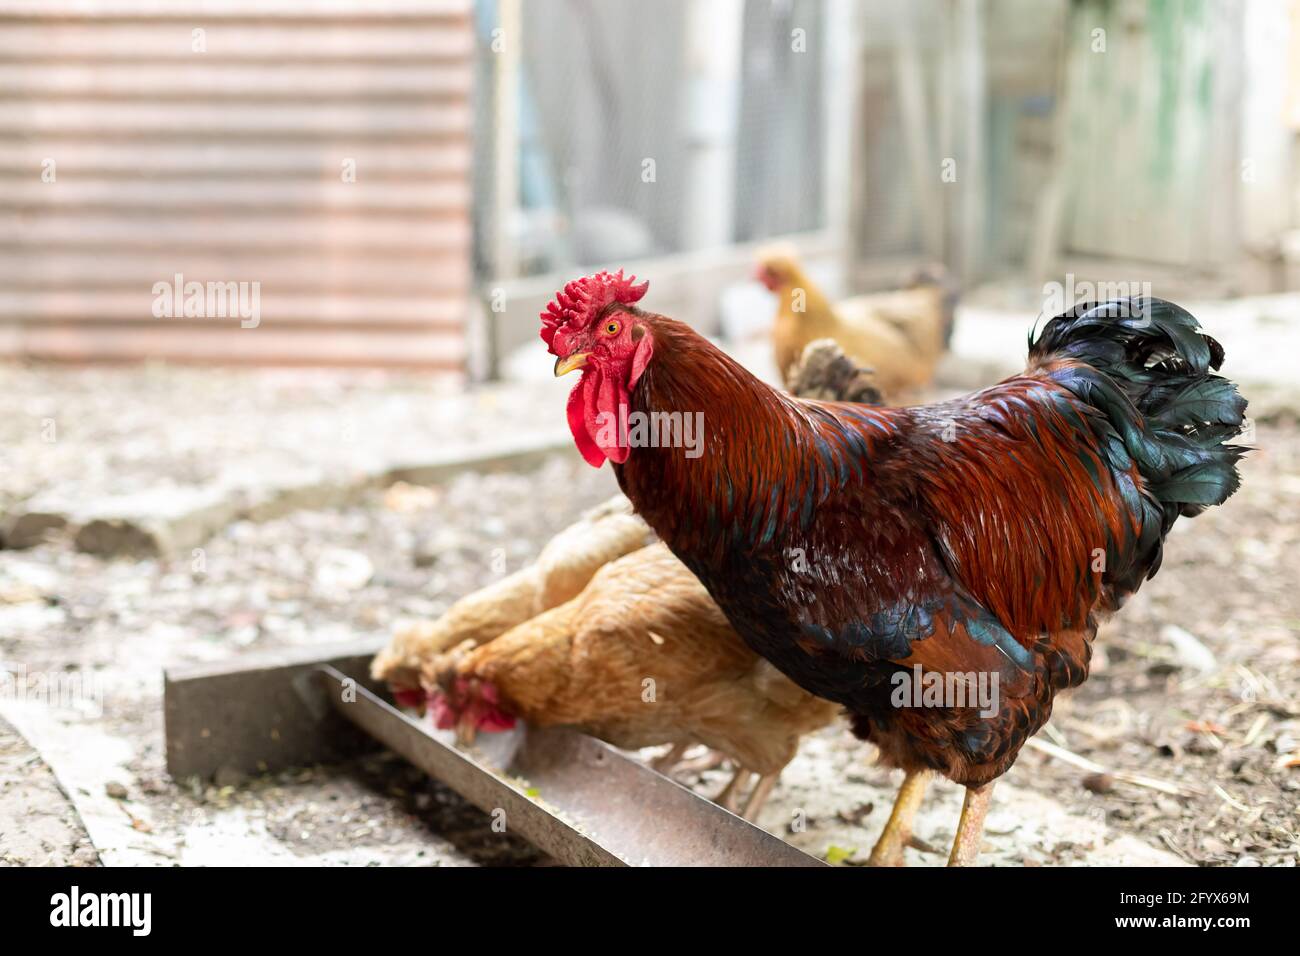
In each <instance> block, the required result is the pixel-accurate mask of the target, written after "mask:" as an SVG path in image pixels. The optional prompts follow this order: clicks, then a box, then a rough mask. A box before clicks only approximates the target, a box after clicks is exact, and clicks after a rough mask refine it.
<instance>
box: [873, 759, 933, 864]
mask: <svg viewBox="0 0 1300 956" xmlns="http://www.w3.org/2000/svg"><path fill="white" fill-rule="evenodd" d="M929 783H930V772H929V771H928V770H909V771H907V776H905V777H904V778H903V783H902V786H900V787H899V788H898V796H897V797H895V798H894V809H893V811H891V812H890V814H889V821H888V822H887V823H886V824H885V829H884V830H883V831H881V834H880V839H878V840H877V841H876V845H875V846H874V847H873V848H872V850H871V856H870V857H868V859H867V865H869V866H902V865H903V850H904V848H906V847H907V846H908V845H909V844H910V843H911V842H912V821H913V820H915V819H916V811H917V810H918V809H919V808H920V806H921V799H922V798H923V797H924V796H925V788H926V787H927V786H928V785H929Z"/></svg>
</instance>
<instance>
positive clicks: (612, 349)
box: [542, 270, 654, 468]
mask: <svg viewBox="0 0 1300 956" xmlns="http://www.w3.org/2000/svg"><path fill="white" fill-rule="evenodd" d="M648 286H649V283H648V282H642V283H641V284H640V285H638V284H636V278H635V277H633V276H628V277H627V278H624V276H623V272H622V270H620V271H618V272H615V273H610V272H598V273H596V274H595V275H593V276H584V277H583V278H581V279H575V280H573V281H572V282H570V283H569V284H568V285H566V286H565V287H564V288H563V289H561V290H560V291H559V292H557V293H556V294H555V300H554V301H553V302H551V303H550V304H549V305H548V306H547V307H546V311H545V312H543V313H542V339H543V340H544V341H545V342H546V345H547V348H548V349H549V350H550V352H551V354H552V355H554V356H556V359H555V374H556V375H564V374H565V373H567V372H572V371H573V370H574V369H581V370H582V377H581V378H580V379H579V380H578V383H577V385H575V386H574V388H573V392H572V393H571V394H570V395H569V408H568V417H569V429H570V430H571V431H572V432H573V438H574V441H575V442H577V444H578V450H579V451H580V452H582V457H583V458H585V459H586V460H587V463H588V464H590V465H592V466H593V467H596V468H599V467H600V466H601V465H603V464H604V463H605V459H606V458H608V459H609V460H610V461H613V462H616V463H619V464H622V463H623V462H625V461H627V456H628V451H629V446H628V442H627V436H626V421H627V406H628V402H629V398H630V396H631V394H632V389H633V388H635V387H636V383H637V379H639V378H640V377H641V373H642V372H644V371H645V369H646V366H647V365H649V363H650V357H651V355H653V354H654V336H653V335H652V333H651V327H650V323H649V317H648V316H647V315H646V314H645V313H644V312H642V311H641V310H640V309H638V308H637V307H636V303H637V302H638V301H639V300H640V299H641V297H642V296H643V295H645V292H646V288H647V287H648Z"/></svg>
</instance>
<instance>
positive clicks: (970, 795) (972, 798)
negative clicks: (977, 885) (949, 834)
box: [948, 783, 993, 866]
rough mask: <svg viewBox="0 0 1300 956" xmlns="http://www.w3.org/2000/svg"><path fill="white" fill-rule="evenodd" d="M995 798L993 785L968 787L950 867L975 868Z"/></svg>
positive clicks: (949, 858)
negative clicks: (987, 816) (985, 819)
mask: <svg viewBox="0 0 1300 956" xmlns="http://www.w3.org/2000/svg"><path fill="white" fill-rule="evenodd" d="M992 798H993V784H991V783H986V784H984V786H982V787H967V788H966V799H965V801H963V803H962V805H961V819H960V820H958V821H957V835H956V836H955V837H954V838H953V841H952V853H951V854H950V855H949V856H948V865H949V866H974V865H975V860H976V858H977V857H978V856H979V855H980V842H981V841H982V840H983V839H984V817H985V816H986V815H987V814H988V812H989V801H990V800H991V799H992Z"/></svg>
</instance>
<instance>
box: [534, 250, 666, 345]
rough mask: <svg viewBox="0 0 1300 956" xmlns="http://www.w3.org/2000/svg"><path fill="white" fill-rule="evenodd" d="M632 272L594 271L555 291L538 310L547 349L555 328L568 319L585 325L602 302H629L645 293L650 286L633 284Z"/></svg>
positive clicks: (602, 305)
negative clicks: (550, 300) (552, 299)
mask: <svg viewBox="0 0 1300 956" xmlns="http://www.w3.org/2000/svg"><path fill="white" fill-rule="evenodd" d="M635 282H636V276H628V277H627V278H624V277H623V270H622V269H619V270H618V272H597V273H596V274H595V275H594V276H583V277H582V278H581V279H574V280H573V281H572V282H570V283H569V284H568V285H566V286H565V287H564V288H563V289H561V290H560V291H559V292H557V293H555V299H554V301H552V302H551V303H550V304H548V305H547V306H546V311H545V312H543V313H542V340H543V341H544V342H546V347H547V349H550V350H551V351H552V353H554V350H553V349H551V341H552V340H553V339H554V338H555V332H556V330H557V329H558V328H559V327H560V326H562V325H566V324H568V323H570V322H573V323H576V324H578V325H585V324H586V323H588V322H590V321H591V319H592V318H593V317H594V316H595V315H596V313H598V312H599V311H600V310H601V309H603V308H605V306H607V305H609V304H610V303H611V302H620V303H622V304H623V305H631V304H632V303H634V302H637V301H638V300H640V298H641V297H642V296H643V295H645V292H646V289H648V288H650V283H649V282H642V283H641V284H640V285H635V284H634V283H635Z"/></svg>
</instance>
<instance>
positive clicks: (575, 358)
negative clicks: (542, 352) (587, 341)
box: [555, 352, 591, 378]
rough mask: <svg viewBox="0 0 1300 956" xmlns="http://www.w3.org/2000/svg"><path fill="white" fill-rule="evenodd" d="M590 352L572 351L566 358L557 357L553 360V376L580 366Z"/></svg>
mask: <svg viewBox="0 0 1300 956" xmlns="http://www.w3.org/2000/svg"><path fill="white" fill-rule="evenodd" d="M590 354H591V353H590V352H574V353H573V354H572V355H570V356H569V357H568V358H557V359H556V360H555V377H556V378H559V377H560V376H561V375H568V374H569V373H570V372H572V371H573V370H574V369H575V368H582V367H583V366H584V365H586V364H587V356H588V355H590Z"/></svg>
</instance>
